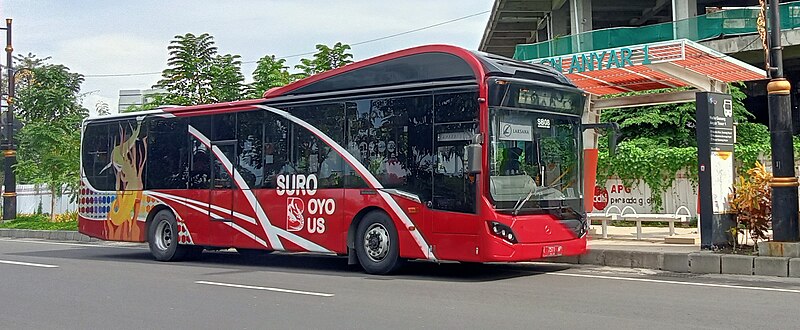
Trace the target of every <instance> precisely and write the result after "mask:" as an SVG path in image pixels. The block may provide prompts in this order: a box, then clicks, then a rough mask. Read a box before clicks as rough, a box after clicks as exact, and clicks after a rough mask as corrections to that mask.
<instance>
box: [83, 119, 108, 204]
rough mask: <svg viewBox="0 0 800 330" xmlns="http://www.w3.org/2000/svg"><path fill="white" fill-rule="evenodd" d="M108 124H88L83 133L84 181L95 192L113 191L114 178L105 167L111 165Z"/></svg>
mask: <svg viewBox="0 0 800 330" xmlns="http://www.w3.org/2000/svg"><path fill="white" fill-rule="evenodd" d="M108 126H109V125H108V124H94V123H92V124H88V125H87V126H86V129H85V130H84V132H83V155H82V158H83V171H84V174H85V175H86V180H87V181H89V184H90V185H92V187H93V188H94V189H97V190H101V191H102V190H106V191H108V190H114V177H113V176H112V175H110V173H113V171H109V169H108V168H107V166H108V165H109V164H110V163H111V157H110V150H109V149H110V147H111V142H110V138H109V134H108Z"/></svg>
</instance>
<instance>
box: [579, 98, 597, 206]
mask: <svg viewBox="0 0 800 330" xmlns="http://www.w3.org/2000/svg"><path fill="white" fill-rule="evenodd" d="M593 99H594V96H592V95H591V94H590V95H589V96H587V97H586V106H585V110H584V111H583V118H581V122H582V123H584V124H596V123H599V122H600V111H599V110H595V109H594V107H593V106H592V104H593V103H594V101H595V100H593ZM597 139H598V134H597V132H596V131H595V130H593V129H590V130H585V131H583V164H584V169H583V176H584V177H583V205H584V210H585V211H586V212H592V209H593V207H594V197H595V196H594V187H595V185H596V183H597V159H598V156H599V155H598V150H597Z"/></svg>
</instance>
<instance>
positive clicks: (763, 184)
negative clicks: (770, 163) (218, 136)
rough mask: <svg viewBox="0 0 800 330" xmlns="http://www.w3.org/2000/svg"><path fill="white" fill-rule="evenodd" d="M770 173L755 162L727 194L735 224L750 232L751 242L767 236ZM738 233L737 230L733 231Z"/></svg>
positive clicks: (769, 207)
mask: <svg viewBox="0 0 800 330" xmlns="http://www.w3.org/2000/svg"><path fill="white" fill-rule="evenodd" d="M771 180H772V173H769V172H767V170H766V168H764V165H761V163H759V162H756V163H755V167H753V168H752V169H750V170H748V171H747V178H745V177H744V176H739V177H738V178H737V179H736V182H735V183H734V185H733V190H732V191H731V193H730V194H729V195H728V200H729V201H730V206H731V210H732V211H733V213H734V214H735V217H736V223H737V226H736V227H735V228H737V229H738V228H739V226H742V227H744V228H745V229H746V230H747V231H749V232H750V238H752V239H753V242H758V240H760V239H766V238H767V230H768V229H769V224H770V221H771V220H772V187H770V185H769V182H770V181H771ZM734 233H735V234H738V233H739V232H738V230H736V231H734Z"/></svg>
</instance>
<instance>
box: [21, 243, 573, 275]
mask: <svg viewBox="0 0 800 330" xmlns="http://www.w3.org/2000/svg"><path fill="white" fill-rule="evenodd" d="M15 254H16V255H20V256H31V257H43V258H55V259H73V260H94V261H107V262H126V263H140V264H153V267H161V266H175V265H179V266H189V267H198V268H205V269H206V270H208V272H207V273H204V274H203V275H224V274H234V273H249V272H260V271H270V272H283V273H305V274H321V275H333V276H342V277H362V278H367V279H371V280H395V279H403V280H421V281H450V282H453V281H455V282H484V281H496V280H503V279H509V278H516V277H525V276H534V275H540V274H543V273H548V272H557V271H562V270H566V269H569V268H570V267H569V266H567V265H556V264H548V263H519V264H474V263H456V262H447V263H441V264H439V263H433V262H426V261H410V262H407V263H406V264H405V266H404V267H403V268H401V269H400V270H399V271H398V272H397V273H396V274H392V275H387V276H376V275H369V274H366V273H364V271H363V269H362V268H361V267H360V266H358V265H347V259H346V258H344V257H337V256H327V255H316V254H310V253H271V254H267V255H263V256H243V255H240V254H238V253H235V252H229V251H206V252H204V253H203V255H202V256H201V257H200V258H199V259H197V260H191V261H182V262H175V263H163V262H158V261H155V260H154V259H153V257H152V255H151V254H150V252H149V251H147V250H145V249H117V248H107V247H99V246H98V247H92V246H87V247H85V248H69V249H58V250H47V251H35V252H22V253H15ZM215 270H218V271H215Z"/></svg>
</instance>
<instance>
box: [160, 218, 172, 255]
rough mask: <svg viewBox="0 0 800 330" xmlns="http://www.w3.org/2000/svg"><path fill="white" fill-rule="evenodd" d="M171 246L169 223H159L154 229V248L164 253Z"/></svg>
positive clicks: (170, 227)
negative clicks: (156, 247)
mask: <svg viewBox="0 0 800 330" xmlns="http://www.w3.org/2000/svg"><path fill="white" fill-rule="evenodd" d="M170 245H172V226H171V225H170V224H169V221H161V222H159V223H158V227H156V246H158V249H159V250H162V251H166V250H167V249H169V247H170Z"/></svg>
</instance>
